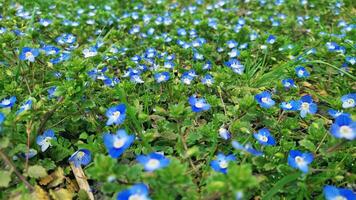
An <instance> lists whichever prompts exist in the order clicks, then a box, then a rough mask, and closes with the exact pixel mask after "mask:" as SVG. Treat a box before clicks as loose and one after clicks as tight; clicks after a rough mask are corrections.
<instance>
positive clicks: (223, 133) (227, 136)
mask: <svg viewBox="0 0 356 200" xmlns="http://www.w3.org/2000/svg"><path fill="white" fill-rule="evenodd" d="M219 135H220V137H221V138H223V139H224V140H228V139H230V138H231V134H230V132H229V130H227V129H226V128H220V129H219Z"/></svg>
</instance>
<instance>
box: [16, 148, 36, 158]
mask: <svg viewBox="0 0 356 200" xmlns="http://www.w3.org/2000/svg"><path fill="white" fill-rule="evenodd" d="M36 155H37V151H36V149H29V151H28V152H27V151H26V152H21V153H19V157H21V158H24V159H26V158H27V159H31V158H33V157H35V156H36Z"/></svg>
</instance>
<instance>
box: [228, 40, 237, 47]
mask: <svg viewBox="0 0 356 200" xmlns="http://www.w3.org/2000/svg"><path fill="white" fill-rule="evenodd" d="M226 44H227V47H228V48H229V49H233V48H235V47H237V45H239V43H237V42H236V41H235V40H229V41H227V42H226Z"/></svg>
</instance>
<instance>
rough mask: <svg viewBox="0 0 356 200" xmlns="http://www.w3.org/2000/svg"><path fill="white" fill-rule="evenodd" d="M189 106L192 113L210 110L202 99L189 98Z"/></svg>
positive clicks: (208, 105)
mask: <svg viewBox="0 0 356 200" xmlns="http://www.w3.org/2000/svg"><path fill="white" fill-rule="evenodd" d="M189 104H190V106H191V108H192V110H193V112H202V111H207V110H209V109H210V104H208V103H207V102H206V100H205V99H204V98H197V97H195V96H191V97H189Z"/></svg>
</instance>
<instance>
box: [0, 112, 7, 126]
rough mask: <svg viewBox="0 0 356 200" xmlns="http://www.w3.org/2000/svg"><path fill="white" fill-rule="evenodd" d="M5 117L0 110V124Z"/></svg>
mask: <svg viewBox="0 0 356 200" xmlns="http://www.w3.org/2000/svg"><path fill="white" fill-rule="evenodd" d="M5 119H6V117H5V115H4V114H3V113H1V112H0V125H1V124H2V123H3V122H4V121H5Z"/></svg>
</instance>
